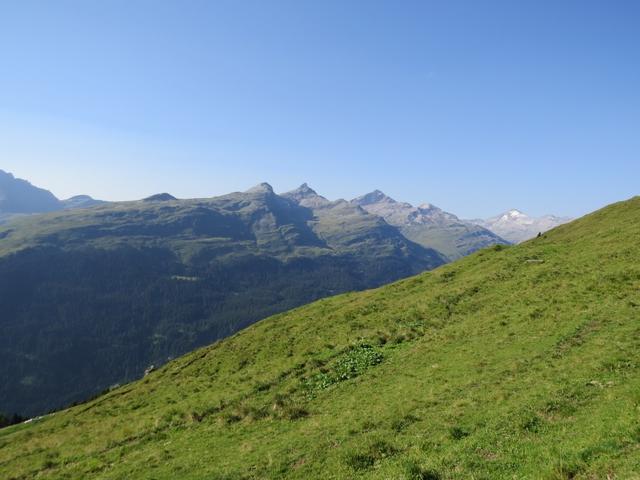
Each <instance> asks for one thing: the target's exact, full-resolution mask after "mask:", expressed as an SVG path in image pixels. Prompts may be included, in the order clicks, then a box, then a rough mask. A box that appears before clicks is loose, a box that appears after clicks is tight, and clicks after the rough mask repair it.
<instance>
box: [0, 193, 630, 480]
mask: <svg viewBox="0 0 640 480" xmlns="http://www.w3.org/2000/svg"><path fill="white" fill-rule="evenodd" d="M638 238H640V198H634V199H632V200H630V201H628V202H623V203H620V204H616V205H613V206H610V207H607V208H605V209H603V210H601V211H598V212H596V213H594V214H592V215H589V216H587V217H584V218H583V219H581V220H578V221H576V222H573V223H571V224H569V225H565V226H562V227H559V228H557V229H555V230H554V231H552V232H550V233H548V234H547V235H546V236H545V237H544V238H540V239H536V240H533V241H530V242H527V243H525V244H522V245H519V246H516V247H510V248H504V249H488V250H484V251H481V252H479V253H477V254H475V255H472V256H470V257H467V258H464V259H462V260H460V261H458V262H456V263H454V264H450V265H447V266H444V267H441V268H439V269H437V270H435V271H432V272H428V273H424V274H421V275H419V276H417V277H414V278H411V279H407V280H403V281H400V282H397V283H395V284H392V285H389V286H386V287H382V288H379V289H376V290H371V291H367V292H362V293H354V294H346V295H341V296H338V297H334V298H330V299H325V300H321V301H319V302H315V303H313V304H311V305H308V306H305V307H302V308H298V309H296V310H293V311H291V312H288V313H286V314H281V315H277V316H275V317H272V318H270V319H268V320H265V321H262V322H259V323H258V324H255V325H253V326H252V327H249V328H247V329H246V330H244V331H242V332H240V333H239V334H236V335H235V336H233V337H232V338H230V339H227V340H224V341H222V342H219V343H217V344H215V345H212V346H210V347H206V348H204V349H200V350H197V351H195V352H193V353H191V354H189V355H186V356H184V357H182V358H180V359H178V360H176V361H174V362H171V363H169V364H168V365H166V366H165V367H164V368H162V369H161V370H159V371H156V372H153V373H152V374H150V375H149V376H148V377H146V378H145V379H144V380H142V381H139V382H136V383H133V384H129V385H126V386H123V387H121V388H119V389H117V390H114V391H112V392H111V393H109V394H107V395H105V396H103V397H100V398H98V399H96V400H94V401H92V402H90V403H87V404H84V405H80V406H78V407H75V408H72V409H70V410H67V411H63V412H58V413H56V414H55V415H54V416H49V417H46V418H43V419H42V420H39V421H36V422H33V423H31V424H27V425H19V426H15V427H10V428H7V429H4V430H2V431H0V477H2V478H32V477H34V476H37V477H38V478H122V479H124V478H138V477H139V478H156V479H160V478H209V479H216V478H282V477H287V478H300V479H303V478H377V479H383V478H384V479H386V478H432V479H433V478H474V479H480V478H492V479H493V478H531V479H538V478H559V479H562V478H585V479H586V478H607V476H609V478H620V479H623V478H624V479H628V478H640V477H638V474H637V473H636V472H639V471H640V375H639V373H640V371H639V367H640V265H639V263H638V260H639V259H640V244H639V242H638ZM362 343H367V344H370V345H372V346H374V348H373V349H365V348H361V347H357V345H360V344H362ZM354 345H355V346H356V347H355V348H353V347H352V348H351V349H350V346H354ZM372 350H373V351H375V352H376V353H377V356H376V358H378V359H379V355H383V360H382V361H381V362H380V363H379V364H376V362H367V359H368V358H370V356H367V352H368V353H371V351H372ZM363 352H364V353H363ZM345 365H347V367H348V366H349V365H351V367H352V368H351V369H349V368H346V370H345ZM367 365H369V366H368V367H367ZM322 371H324V372H325V374H324V375H322ZM345 371H347V372H350V373H349V374H348V375H347V376H351V377H355V378H351V379H348V380H345V381H337V375H338V374H339V373H344V372H345ZM319 375H320V376H319ZM309 379H312V380H311V381H310V380H309ZM323 380H324V382H323ZM321 385H328V386H327V388H322V387H321Z"/></svg>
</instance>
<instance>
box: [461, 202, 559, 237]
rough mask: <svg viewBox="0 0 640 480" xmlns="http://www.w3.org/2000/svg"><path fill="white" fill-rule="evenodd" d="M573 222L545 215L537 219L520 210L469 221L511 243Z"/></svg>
mask: <svg viewBox="0 0 640 480" xmlns="http://www.w3.org/2000/svg"><path fill="white" fill-rule="evenodd" d="M571 220H572V219H571V218H569V217H556V216H555V215H544V216H542V217H537V218H535V217H530V216H529V215H527V214H526V213H523V212H521V211H520V210H515V209H513V210H509V211H508V212H504V213H502V214H500V215H497V216H495V217H491V218H488V219H486V220H482V219H475V220H469V221H470V222H472V223H475V224H477V225H480V226H482V227H484V228H486V229H488V230H491V231H492V232H494V233H495V234H497V235H500V236H501V237H502V238H504V239H506V240H509V241H510V242H513V243H520V242H524V241H525V240H528V239H530V238H533V237H535V236H536V235H538V233H544V232H546V231H547V230H551V229H552V228H554V227H557V226H558V225H562V224H563V223H567V222H570V221H571Z"/></svg>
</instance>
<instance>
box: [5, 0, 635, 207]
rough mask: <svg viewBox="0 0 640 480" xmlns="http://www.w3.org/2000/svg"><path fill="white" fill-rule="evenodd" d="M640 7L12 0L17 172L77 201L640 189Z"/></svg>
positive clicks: (8, 140) (586, 194) (454, 199)
mask: <svg viewBox="0 0 640 480" xmlns="http://www.w3.org/2000/svg"><path fill="white" fill-rule="evenodd" d="M638 25H640V2H638V1H634V0H629V1H621V0H600V1H592V0H575V1H571V0H549V1H542V0H530V1H527V0H522V1H512V0H504V1H492V0H487V1H482V0H468V1H455V0H453V1H452V0H446V1H445V0H442V1H438V2H435V1H426V0H425V1H396V0H393V1H391V0H390V1H354V0H339V1H329V0H321V1H317V0H313V1H311V0H292V1H279V0H272V1H269V0H259V1H242V0H231V1H215V0H207V1H194V0H179V1H178V0H176V1H168V0H165V1H160V0H144V1H142V0H104V1H86V0H82V1H81V0H78V1H67V0H56V1H50V0H43V1H37V2H36V1H31V0H20V1H13V2H11V1H4V2H2V1H0V168H2V169H4V170H8V171H11V172H13V173H15V174H16V175H18V176H20V177H23V178H27V179H29V180H31V181H32V183H34V184H37V185H40V186H43V187H46V188H49V189H50V190H52V191H53V192H54V193H55V194H57V195H58V196H60V197H68V196H70V195H74V194H78V193H88V194H91V195H93V196H95V197H98V198H104V199H110V200H115V199H134V198H140V197H143V196H146V195H149V194H151V193H156V192H159V191H168V192H171V193H173V194H174V195H176V196H180V197H201V196H213V195H217V194H222V193H226V192H229V191H234V190H244V189H246V188H248V187H250V186H252V185H253V184H255V183H258V182H261V181H268V182H269V183H271V184H272V185H273V186H274V188H275V189H276V191H285V190H288V189H291V188H294V187H296V186H297V185H298V184H300V183H302V182H309V184H310V185H311V186H313V187H315V188H316V190H318V191H319V192H320V193H322V194H324V195H325V196H327V197H329V198H332V199H334V198H339V197H344V198H351V197H354V196H356V195H359V194H361V193H365V192H367V191H370V190H373V189H375V188H379V189H381V190H383V191H385V192H387V193H388V194H389V195H391V196H394V197H396V198H398V199H400V200H406V201H410V202H412V203H421V202H432V203H434V204H436V205H439V206H441V207H442V208H445V209H447V210H449V211H452V212H454V213H456V214H458V215H460V216H463V217H476V216H489V215H492V214H495V213H498V212H500V211H502V210H505V209H508V208H511V207H517V208H520V209H522V210H524V211H527V212H529V213H531V214H535V215H537V214H543V213H557V214H563V215H580V214H583V213H585V212H587V211H590V210H593V209H595V208H598V207H600V206H602V205H603V204H606V203H609V202H612V201H615V200H619V199H624V198H627V197H629V196H632V195H634V194H639V193H640V183H639V179H640V28H639V27H638Z"/></svg>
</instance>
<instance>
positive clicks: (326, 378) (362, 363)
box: [303, 344, 384, 396]
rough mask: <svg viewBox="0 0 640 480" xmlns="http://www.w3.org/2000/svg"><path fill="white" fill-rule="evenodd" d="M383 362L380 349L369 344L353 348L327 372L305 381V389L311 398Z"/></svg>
mask: <svg viewBox="0 0 640 480" xmlns="http://www.w3.org/2000/svg"><path fill="white" fill-rule="evenodd" d="M383 360H384V355H383V353H382V351H381V350H380V349H379V348H376V347H373V346H371V345H369V344H360V345H356V346H352V347H350V348H348V349H347V350H346V351H345V352H343V353H342V354H341V355H339V356H338V357H337V358H336V359H334V361H333V362H332V363H331V364H330V365H328V366H327V368H326V369H325V371H321V372H320V373H316V374H314V375H312V376H311V377H310V378H308V379H305V380H304V383H303V385H304V389H305V390H306V391H307V394H308V395H309V396H313V395H315V393H316V392H317V391H319V390H324V389H326V388H329V387H330V386H332V385H335V384H336V383H339V382H344V381H345V380H350V379H352V378H355V377H357V376H359V375H361V374H363V373H364V372H365V371H366V370H368V369H369V368H370V367H374V366H376V365H379V364H380V363H381V362H382V361H383Z"/></svg>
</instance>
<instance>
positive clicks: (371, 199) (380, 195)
mask: <svg viewBox="0 0 640 480" xmlns="http://www.w3.org/2000/svg"><path fill="white" fill-rule="evenodd" d="M352 201H353V203H355V204H356V205H360V206H366V205H371V204H373V203H380V202H386V203H396V201H395V200H394V199H393V198H391V197H389V196H387V195H386V194H385V193H384V192H382V191H380V190H374V191H373V192H369V193H367V194H365V195H362V196H361V197H358V198H354V199H353V200H352Z"/></svg>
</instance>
